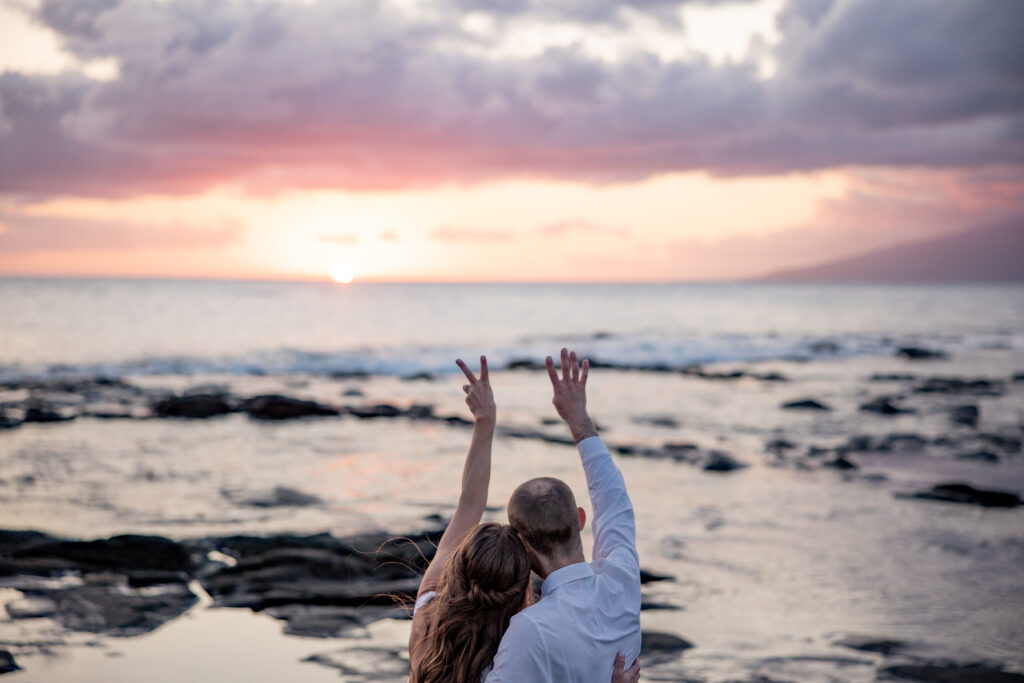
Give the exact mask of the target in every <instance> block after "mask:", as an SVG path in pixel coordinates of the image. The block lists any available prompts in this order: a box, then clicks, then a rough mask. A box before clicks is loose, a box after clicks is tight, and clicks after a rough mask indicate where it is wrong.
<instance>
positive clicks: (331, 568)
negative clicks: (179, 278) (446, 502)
mask: <svg viewBox="0 0 1024 683" xmlns="http://www.w3.org/2000/svg"><path fill="white" fill-rule="evenodd" d="M439 539H440V532H429V533H425V534H419V535H416V536H412V537H406V538H391V537H388V536H385V535H368V536H362V537H355V538H350V539H338V538H335V537H333V536H331V535H330V534H316V535H314V536H292V535H283V536H274V537H269V538H263V537H255V536H232V537H228V538H218V539H208V540H207V543H209V544H210V545H212V546H213V549H216V550H218V551H219V552H222V553H224V554H225V555H228V556H230V557H233V558H235V559H236V560H237V561H236V564H235V565H234V566H230V567H222V568H220V569H218V570H217V571H215V572H214V573H212V574H210V575H208V576H205V577H202V578H201V581H202V584H203V588H204V589H206V591H207V592H208V593H209V594H210V595H211V596H212V597H213V598H214V600H215V604H217V605H218V606H229V607H248V608H250V609H252V610H255V611H259V610H264V609H267V608H269V607H278V606H281V605H332V606H336V607H362V606H364V605H377V606H388V607H392V606H394V604H395V602H394V596H400V597H404V598H411V597H413V596H415V594H416V590H417V589H418V587H419V581H420V577H421V576H422V573H423V571H424V570H425V569H426V563H427V562H428V561H429V559H430V558H431V557H433V555H434V550H435V544H436V543H437V541H438V540H439Z"/></svg>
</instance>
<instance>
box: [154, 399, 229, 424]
mask: <svg viewBox="0 0 1024 683" xmlns="http://www.w3.org/2000/svg"><path fill="white" fill-rule="evenodd" d="M230 412H233V409H232V407H231V404H229V403H228V400H227V397H226V396H225V395H224V394H186V395H185V396H172V397H171V398H165V399H163V400H161V401H157V402H156V403H154V404H153V414H154V415H156V416H158V417H185V418H196V419H203V418H207V417H214V416H216V415H225V414H227V413H230Z"/></svg>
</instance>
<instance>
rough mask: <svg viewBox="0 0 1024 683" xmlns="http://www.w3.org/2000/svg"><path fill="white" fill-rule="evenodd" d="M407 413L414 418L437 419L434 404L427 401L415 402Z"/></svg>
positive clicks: (407, 415)
mask: <svg viewBox="0 0 1024 683" xmlns="http://www.w3.org/2000/svg"><path fill="white" fill-rule="evenodd" d="M405 415H406V417H408V418H411V419H413V420H433V419H436V416H435V415H434V406H432V405H430V404H427V403H414V404H413V405H411V406H409V409H408V410H406V411H405Z"/></svg>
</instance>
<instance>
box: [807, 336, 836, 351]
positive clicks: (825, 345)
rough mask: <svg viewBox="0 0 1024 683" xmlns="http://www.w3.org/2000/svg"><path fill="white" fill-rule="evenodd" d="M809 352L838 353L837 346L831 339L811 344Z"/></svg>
mask: <svg viewBox="0 0 1024 683" xmlns="http://www.w3.org/2000/svg"><path fill="white" fill-rule="evenodd" d="M811 351H812V352H814V353H820V354H835V353H839V344H838V343H836V342H835V341H833V340H831V339H822V340H820V341H816V342H814V343H813V344H811Z"/></svg>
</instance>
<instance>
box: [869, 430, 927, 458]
mask: <svg viewBox="0 0 1024 683" xmlns="http://www.w3.org/2000/svg"><path fill="white" fill-rule="evenodd" d="M927 445H928V439H926V438H924V437H923V436H920V435H919V434H914V433H912V432H899V433H895V434H889V435H887V436H886V437H885V438H884V439H882V440H881V441H879V442H877V443H874V444H872V445H871V446H872V447H871V448H867V449H863V450H875V451H879V452H890V451H900V452H905V453H919V452H920V451H923V450H924V449H925V447H926V446H927Z"/></svg>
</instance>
